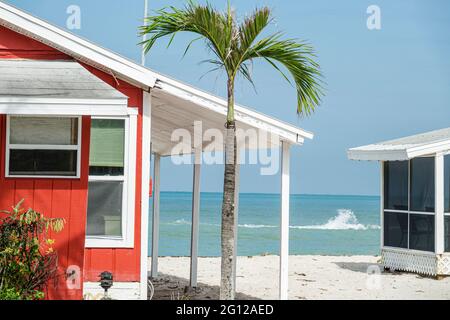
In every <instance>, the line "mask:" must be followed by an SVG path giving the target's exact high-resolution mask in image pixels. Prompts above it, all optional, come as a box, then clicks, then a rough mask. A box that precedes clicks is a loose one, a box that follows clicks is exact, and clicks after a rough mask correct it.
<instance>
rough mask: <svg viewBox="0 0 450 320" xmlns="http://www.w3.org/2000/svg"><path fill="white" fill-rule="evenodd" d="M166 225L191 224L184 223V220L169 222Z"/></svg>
mask: <svg viewBox="0 0 450 320" xmlns="http://www.w3.org/2000/svg"><path fill="white" fill-rule="evenodd" d="M168 224H174V225H179V224H191V222H190V221H186V220H184V219H178V220H175V221H174V222H169V223H168Z"/></svg>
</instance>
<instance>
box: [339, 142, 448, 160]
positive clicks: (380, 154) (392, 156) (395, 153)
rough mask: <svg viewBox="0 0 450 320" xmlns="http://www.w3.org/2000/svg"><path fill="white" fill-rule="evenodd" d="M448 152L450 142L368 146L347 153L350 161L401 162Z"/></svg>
mask: <svg viewBox="0 0 450 320" xmlns="http://www.w3.org/2000/svg"><path fill="white" fill-rule="evenodd" d="M448 150H450V140H444V141H438V142H434V143H428V144H422V145H403V146H392V145H386V146H384V148H383V145H369V146H365V147H359V148H353V149H349V150H348V151H347V156H348V158H349V159H350V160H367V161H403V160H410V159H413V158H417V157H422V156H427V155H432V154H436V153H438V152H446V151H448Z"/></svg>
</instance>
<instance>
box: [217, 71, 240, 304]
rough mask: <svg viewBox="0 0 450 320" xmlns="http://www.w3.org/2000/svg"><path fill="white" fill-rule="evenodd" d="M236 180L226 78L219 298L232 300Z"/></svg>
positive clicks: (231, 87)
mask: <svg viewBox="0 0 450 320" xmlns="http://www.w3.org/2000/svg"><path fill="white" fill-rule="evenodd" d="M235 180H236V127H235V123H234V80H232V79H230V80H228V115H227V124H226V137H225V174H224V183H223V203H222V230H221V239H222V245H221V247H222V260H221V282H220V300H234V294H235V288H234V277H235V270H234V257H235V254H234V253H235V250H236V248H235V246H234V239H235V236H236V235H235V229H234V215H235V211H234V209H235V208H234V205H235V204H234V193H235Z"/></svg>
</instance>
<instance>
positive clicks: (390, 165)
mask: <svg viewBox="0 0 450 320" xmlns="http://www.w3.org/2000/svg"><path fill="white" fill-rule="evenodd" d="M384 208H385V209H393V210H408V161H393V162H385V164H384Z"/></svg>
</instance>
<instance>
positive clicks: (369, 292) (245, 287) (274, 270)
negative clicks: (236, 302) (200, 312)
mask: <svg viewBox="0 0 450 320" xmlns="http://www.w3.org/2000/svg"><path fill="white" fill-rule="evenodd" d="M278 259H279V258H278V257H277V256H256V257H239V258H238V264H237V269H238V271H237V280H236V281H237V284H236V287H237V288H236V289H237V292H238V294H237V298H238V299H277V296H278ZM378 260H379V258H378V257H373V256H291V257H290V261H289V299H450V277H448V278H444V279H441V280H436V279H434V278H428V277H422V276H419V275H417V274H411V273H400V272H395V273H391V272H384V271H383V269H382V268H380V269H381V270H382V273H381V274H380V275H379V276H374V275H368V273H367V268H368V267H369V266H378V264H377V261H378ZM189 263H190V262H189V258H184V257H182V258H179V257H164V258H160V260H159V271H160V277H159V279H157V280H155V281H154V285H155V289H156V290H155V291H156V293H155V297H154V299H217V297H218V286H219V284H220V258H200V259H199V266H198V282H199V287H198V289H197V290H196V291H190V292H187V293H185V292H184V288H185V286H186V285H187V284H188V279H189ZM149 265H150V264H149Z"/></svg>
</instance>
